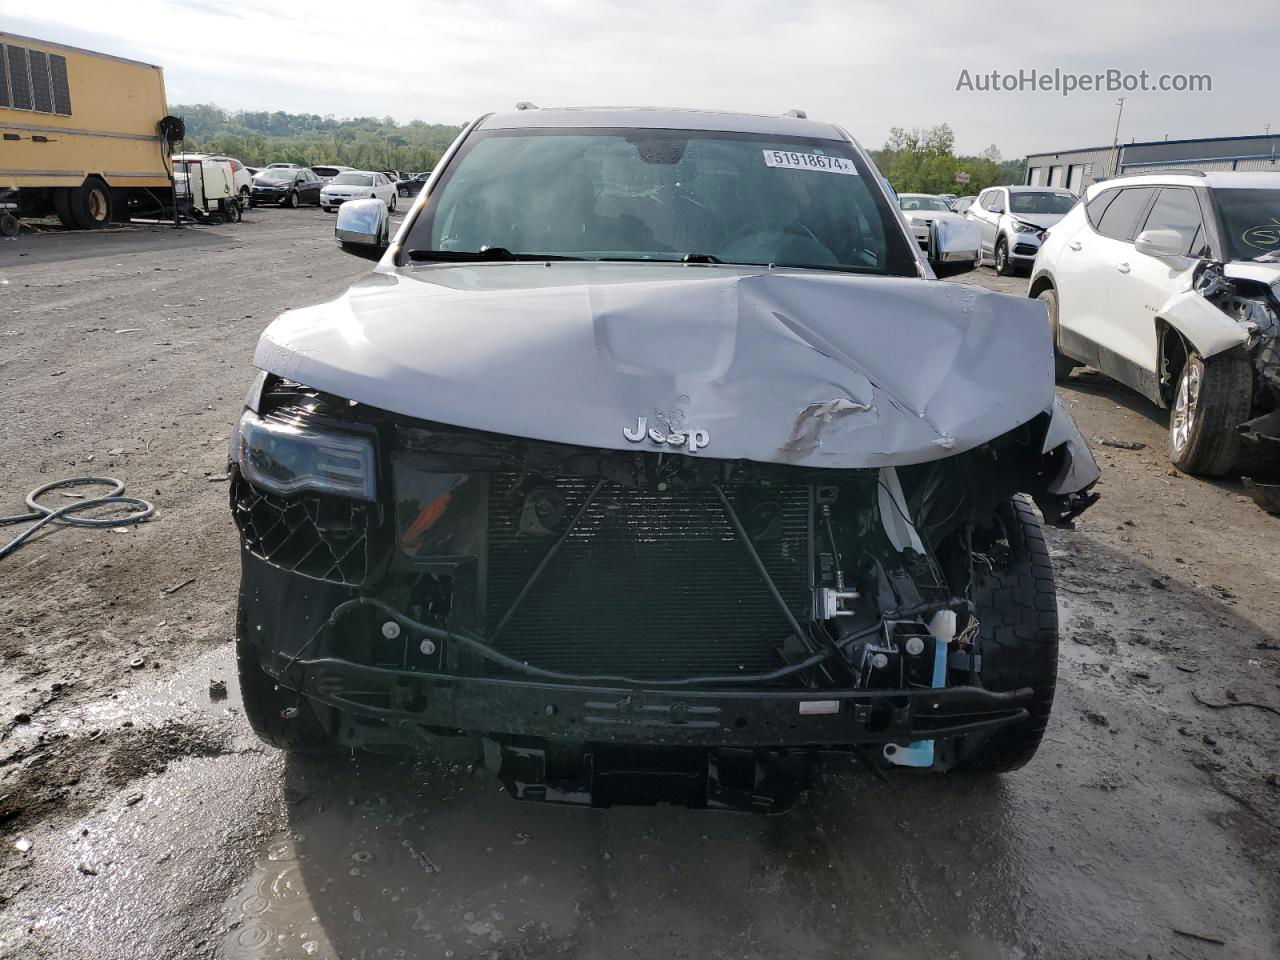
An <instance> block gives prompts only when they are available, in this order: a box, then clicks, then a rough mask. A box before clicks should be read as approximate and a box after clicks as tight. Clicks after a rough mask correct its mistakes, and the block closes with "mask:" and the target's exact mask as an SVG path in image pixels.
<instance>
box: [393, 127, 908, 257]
mask: <svg viewBox="0 0 1280 960" xmlns="http://www.w3.org/2000/svg"><path fill="white" fill-rule="evenodd" d="M873 175H874V174H873V171H872V169H871V168H870V167H868V166H867V165H866V163H865V162H864V161H863V160H862V159H861V158H860V157H859V156H857V155H856V154H855V153H854V151H853V149H852V148H851V147H850V146H849V145H848V144H846V143H842V142H839V141H832V140H816V139H813V140H811V139H809V138H800V137H787V136H779V135H765V134H750V133H729V132H721V131H704V130H674V129H579V128H575V129H555V128H542V129H534V130H493V131H482V132H481V133H479V134H476V135H473V136H471V137H468V139H467V141H466V142H465V144H464V146H463V149H462V152H461V153H460V154H459V155H458V156H457V157H456V158H455V159H454V160H453V162H451V163H450V164H449V166H448V168H446V170H445V171H444V176H443V180H442V181H441V182H440V184H439V185H438V187H437V189H436V193H435V195H434V196H435V197H438V199H437V200H435V202H433V203H432V204H431V205H430V206H428V207H427V208H426V209H425V211H424V212H423V213H422V215H420V216H419V217H418V219H417V220H415V222H414V225H413V227H412V230H411V233H410V235H409V237H408V238H407V241H406V243H405V244H404V246H405V249H406V250H409V251H411V252H412V251H415V250H416V251H421V252H422V253H423V254H424V255H425V254H427V253H430V252H437V251H438V252H442V253H451V252H454V251H457V252H459V253H468V252H476V251H479V250H481V249H482V248H483V247H485V246H502V247H505V248H507V249H508V250H510V251H511V252H512V253H514V254H525V255H529V256H535V255H537V254H547V255H557V256H569V257H581V258H585V259H597V258H599V259H622V260H653V261H668V262H670V261H678V260H680V259H681V258H682V257H684V256H685V255H687V254H702V255H707V256H712V257H716V258H717V259H719V260H721V261H723V262H726V263H744V264H752V265H757V264H778V265H790V266H806V267H815V268H823V267H825V268H831V269H843V270H849V271H857V272H865V273H874V274H889V275H896V276H913V275H915V274H916V267H915V263H914V262H913V261H914V257H915V253H914V250H913V248H912V246H910V245H909V244H908V242H907V237H906V236H905V234H904V233H903V232H902V231H901V229H900V228H898V226H897V215H896V214H895V213H894V212H893V211H892V208H891V207H890V206H889V203H888V200H887V199H886V197H885V194H884V192H883V191H882V190H880V189H878V185H876V184H875V182H874V180H873V179H872V177H873Z"/></svg>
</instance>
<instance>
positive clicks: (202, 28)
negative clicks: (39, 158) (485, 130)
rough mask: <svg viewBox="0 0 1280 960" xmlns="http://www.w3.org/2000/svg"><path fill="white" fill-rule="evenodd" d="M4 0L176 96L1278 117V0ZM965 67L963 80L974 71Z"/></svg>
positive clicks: (1099, 132)
mask: <svg viewBox="0 0 1280 960" xmlns="http://www.w3.org/2000/svg"><path fill="white" fill-rule="evenodd" d="M992 11H993V12H992V14H991V15H989V16H988V15H985V14H984V13H983V12H982V10H981V5H979V4H975V3H972V2H967V3H960V2H955V0H949V2H941V0H915V2H906V3H903V2H898V0H858V2H853V0H850V2H838V0H769V2H758V0H737V2H732V0H681V2H668V0H645V2H640V3H634V2H632V3H624V2H618V0H484V2H480V3H471V2H460V0H459V2H445V0H395V2H391V0H387V2H381V3H379V2H372V3H360V2H353V0H342V2H338V0H295V2H288V0H274V2H267V0H127V2H124V3H117V4H102V3H101V2H99V0H49V2H44V3H40V2H37V0H0V30H6V31H11V32H13V33H18V34H25V35H28V36H33V37H37V38H40V39H43V40H53V41H58V42H62V43H69V44H73V45H75V46H82V47H87V48H89V49H92V50H99V51H103V52H107V53H113V54H116V55H119V56H125V57H132V58H135V59H139V60H145V61H148V62H151V63H158V64H160V65H162V66H163V67H164V70H165V81H166V84H167V88H168V96H169V102H170V103H216V104H219V105H220V106H223V107H228V108H233V109H254V110H287V111H290V112H307V113H318V114H330V113H331V114H334V115H336V116H339V117H341V116H354V115H374V116H387V115H390V116H392V117H395V118H396V119H397V120H400V121H406V120H411V119H415V118H417V119H422V120H426V121H432V122H434V121H441V122H453V123H460V122H462V121H465V120H468V119H470V118H472V117H474V116H476V115H478V114H480V113H482V112H487V111H490V110H506V109H509V108H510V107H511V106H512V105H513V104H514V103H515V102H516V101H517V100H531V101H533V102H534V103H537V104H541V105H600V104H628V105H630V104H651V105H661V106H693V107H709V108H721V109H729V110H743V111H750V112H756V113H778V112H782V111H784V110H787V109H789V108H792V107H800V108H803V109H805V110H807V111H808V113H809V116H810V117H817V118H822V119H828V120H833V121H836V122H838V123H841V124H843V125H845V126H846V127H847V128H848V129H849V131H850V132H851V133H852V134H853V135H854V136H855V137H856V138H857V139H859V140H861V141H862V142H863V144H864V145H866V146H868V147H878V146H880V145H881V144H882V143H883V142H884V139H885V136H886V134H887V133H888V131H889V128H890V127H892V126H903V127H928V126H931V125H933V124H937V123H944V122H945V123H949V124H951V126H952V128H953V129H954V130H955V132H956V140H957V148H958V150H959V152H977V151H980V150H982V149H983V148H984V147H986V146H987V145H988V144H991V143H994V144H996V145H997V146H998V147H999V148H1000V150H1001V152H1002V153H1003V155H1004V156H1005V157H1006V158H1008V157H1018V156H1022V155H1024V154H1026V153H1027V152H1029V151H1032V152H1034V151H1038V150H1045V149H1062V148H1068V147H1074V146H1096V145H1102V144H1108V145H1109V144H1110V143H1111V137H1112V131H1113V126H1114V123H1115V117H1116V105H1115V101H1116V97H1117V96H1118V95H1119V94H1117V93H1107V92H1090V93H1081V92H1077V93H1075V94H1073V95H1072V96H1069V97H1065V98H1064V97H1062V96H1061V95H1059V94H1057V93H1043V92H1040V93H1037V92H1011V93H981V92H971V91H965V90H960V91H958V90H957V89H956V86H957V83H958V81H959V79H960V77H961V71H962V70H968V71H969V73H970V75H971V76H973V77H976V76H977V75H978V74H982V73H989V72H990V71H992V70H999V71H1002V72H1008V73H1016V72H1018V71H1019V70H1030V69H1032V68H1038V69H1040V70H1042V71H1049V72H1052V71H1053V69H1054V68H1059V69H1061V70H1063V71H1072V72H1076V73H1082V74H1084V73H1094V72H1098V71H1105V70H1107V69H1108V68H1114V69H1117V70H1121V71H1126V72H1132V73H1137V72H1139V71H1141V70H1147V71H1150V72H1151V74H1152V75H1153V77H1155V76H1158V75H1160V74H1162V73H1182V74H1191V73H1207V74H1210V75H1211V76H1212V85H1213V89H1212V92H1210V93H1159V92H1148V93H1131V94H1129V95H1128V100H1127V102H1126V104H1125V110H1124V119H1123V123H1122V126H1121V130H1120V134H1121V139H1122V140H1126V141H1127V140H1130V139H1134V138H1136V139H1139V140H1143V139H1162V138H1163V137H1165V136H1168V137H1170V138H1171V139H1174V138H1184V137H1199V136H1228V135H1233V134H1245V133H1261V132H1262V131H1263V128H1264V126H1265V125H1266V124H1268V123H1273V124H1274V125H1275V126H1276V128H1277V130H1280V110H1278V109H1276V107H1275V106H1274V105H1275V103H1276V98H1275V96H1274V95H1273V92H1272V91H1273V90H1274V84H1275V81H1274V77H1273V74H1274V70H1273V69H1272V68H1273V65H1274V63H1275V49H1274V44H1275V39H1276V29H1275V0H1233V2H1232V3H1231V4H1230V16H1226V15H1224V16H1221V17H1216V16H1215V14H1214V13H1213V11H1212V10H1210V9H1209V8H1207V7H1206V6H1205V4H1204V3H1203V2H1190V0H1186V2H1184V0H1161V2H1144V0H1129V2H1116V0H1072V2H1070V3H1062V4H1052V5H1050V4H1031V3H1024V4H1014V3H1001V4H999V5H993V6H992ZM975 82H976V80H975Z"/></svg>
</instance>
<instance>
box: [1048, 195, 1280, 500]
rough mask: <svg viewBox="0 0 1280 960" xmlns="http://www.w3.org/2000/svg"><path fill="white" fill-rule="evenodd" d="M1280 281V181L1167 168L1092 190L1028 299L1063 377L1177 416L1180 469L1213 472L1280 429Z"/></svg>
mask: <svg viewBox="0 0 1280 960" xmlns="http://www.w3.org/2000/svg"><path fill="white" fill-rule="evenodd" d="M1278 284H1280V173H1207V174H1204V173H1181V174H1175V173H1159V174H1147V175H1142V176H1132V177H1123V178H1118V179H1114V180H1107V181H1104V182H1102V183H1097V184H1094V185H1093V186H1091V187H1090V188H1089V189H1088V190H1087V192H1086V194H1085V197H1084V202H1083V203H1081V204H1078V205H1076V206H1075V207H1074V208H1073V209H1072V210H1071V212H1070V213H1068V214H1067V215H1066V217H1064V218H1063V219H1062V220H1061V221H1060V222H1059V223H1058V224H1057V225H1056V226H1054V227H1053V228H1052V229H1051V230H1050V231H1049V235H1048V238H1047V239H1046V240H1045V242H1044V244H1043V245H1042V246H1041V248H1040V253H1039V256H1038V257H1037V258H1036V262H1035V267H1034V269H1033V271H1032V276H1031V286H1030V289H1029V294H1030V296H1032V297H1038V298H1039V299H1041V300H1043V301H1044V302H1045V303H1046V304H1047V305H1048V308H1049V319H1050V322H1051V324H1052V327H1053V331H1054V359H1055V373H1056V376H1057V378H1058V379H1059V380H1062V379H1064V378H1065V377H1067V376H1068V375H1069V374H1070V372H1071V370H1072V369H1073V368H1074V367H1076V366H1079V365H1081V364H1087V365H1089V366H1091V367H1094V368H1096V369H1098V370H1101V371H1102V372H1103V373H1105V374H1107V375H1108V376H1110V377H1113V378H1115V379H1116V380H1119V381H1120V382H1121V383H1124V384H1126V385H1128V386H1130V387H1132V388H1133V389H1135V390H1137V391H1138V392H1139V393H1141V394H1143V395H1144V396H1146V397H1147V398H1149V399H1150V400H1151V401H1152V402H1153V403H1155V404H1157V405H1158V406H1160V407H1164V408H1169V409H1171V411H1172V413H1171V415H1170V418H1169V457H1170V459H1171V460H1172V461H1173V463H1174V465H1175V466H1177V467H1179V468H1181V469H1183V470H1186V471H1188V472H1189V473H1199V474H1204V475H1207V476H1217V475H1220V474H1223V473H1226V472H1227V471H1229V470H1230V469H1231V468H1232V467H1233V466H1234V465H1236V462H1237V459H1238V456H1239V441H1240V438H1241V436H1242V435H1243V436H1245V437H1258V436H1273V435H1275V434H1276V432H1277V431H1278V430H1280V413H1276V411H1277V409H1278V408H1280V301H1278V300H1277V289H1278V288H1277V285H1278ZM1268 414H1269V415H1268ZM1251 418H1253V419H1251Z"/></svg>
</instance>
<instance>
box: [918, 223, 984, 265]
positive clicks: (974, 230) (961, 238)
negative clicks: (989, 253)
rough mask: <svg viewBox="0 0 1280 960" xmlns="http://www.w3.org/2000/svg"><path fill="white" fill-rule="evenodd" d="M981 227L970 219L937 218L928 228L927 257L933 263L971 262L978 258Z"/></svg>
mask: <svg viewBox="0 0 1280 960" xmlns="http://www.w3.org/2000/svg"><path fill="white" fill-rule="evenodd" d="M981 242H982V228H981V227H980V226H978V224H977V223H975V222H974V221H972V220H949V219H938V220H935V221H933V226H931V227H930V228H929V259H930V260H932V261H933V262H934V263H972V262H973V261H974V260H977V259H978V246H979V244H980V243H981Z"/></svg>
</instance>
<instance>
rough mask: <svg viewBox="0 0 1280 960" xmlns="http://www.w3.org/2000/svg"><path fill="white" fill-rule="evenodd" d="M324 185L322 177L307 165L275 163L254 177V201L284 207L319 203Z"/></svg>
mask: <svg viewBox="0 0 1280 960" xmlns="http://www.w3.org/2000/svg"><path fill="white" fill-rule="evenodd" d="M322 186H323V184H322V183H321V182H320V178H319V177H317V176H316V175H315V174H314V173H312V172H311V171H310V170H309V169H307V168H306V167H286V166H275V165H274V164H273V165H272V166H270V167H267V169H265V170H263V171H262V172H261V173H259V174H258V175H257V176H256V177H254V178H253V194H252V195H253V202H254V203H278V204H280V205H281V206H284V207H299V206H301V205H302V204H304V203H316V204H318V203H319V202H320V188H321V187H322Z"/></svg>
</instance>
